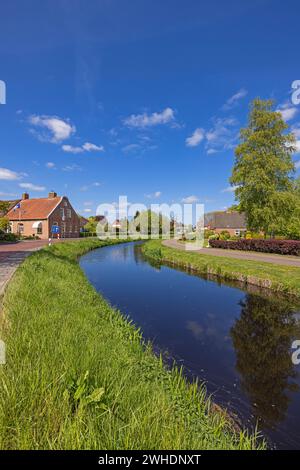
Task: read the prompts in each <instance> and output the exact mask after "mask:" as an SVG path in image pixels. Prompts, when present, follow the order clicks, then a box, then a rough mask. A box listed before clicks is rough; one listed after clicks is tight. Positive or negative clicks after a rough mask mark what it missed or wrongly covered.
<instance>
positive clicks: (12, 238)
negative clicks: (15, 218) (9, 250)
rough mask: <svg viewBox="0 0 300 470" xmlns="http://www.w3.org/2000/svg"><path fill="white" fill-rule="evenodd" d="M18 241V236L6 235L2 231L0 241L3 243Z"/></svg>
mask: <svg viewBox="0 0 300 470" xmlns="http://www.w3.org/2000/svg"><path fill="white" fill-rule="evenodd" d="M16 240H18V236H17V235H15V234H14V233H5V232H1V231H0V241H2V242H15V241H16Z"/></svg>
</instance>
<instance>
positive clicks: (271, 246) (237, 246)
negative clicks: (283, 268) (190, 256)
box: [209, 238, 300, 256]
mask: <svg viewBox="0 0 300 470" xmlns="http://www.w3.org/2000/svg"><path fill="white" fill-rule="evenodd" d="M209 244H210V246H211V247H212V248H223V249H227V250H243V251H260V252H262V253H277V254H279V255H294V256H300V241H299V240H261V239H251V240H247V239H245V238H241V239H240V240H237V241H231V240H229V241H228V240H209Z"/></svg>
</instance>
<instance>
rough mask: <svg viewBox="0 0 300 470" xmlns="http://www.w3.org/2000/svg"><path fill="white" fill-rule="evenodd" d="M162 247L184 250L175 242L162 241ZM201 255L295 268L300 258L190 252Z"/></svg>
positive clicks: (210, 250) (217, 250)
mask: <svg viewBox="0 0 300 470" xmlns="http://www.w3.org/2000/svg"><path fill="white" fill-rule="evenodd" d="M163 245H165V246H167V247H169V248H175V249H177V250H184V249H185V248H184V244H183V243H181V242H178V241H177V240H164V241H163ZM191 253H199V254H202V255H212V256H220V257H224V258H235V259H241V260H250V261H258V262H263V263H272V264H280V265H283V266H296V267H299V268H300V257H297V256H285V255H275V254H269V253H258V252H255V251H251V252H250V251H235V250H222V249H221V248H202V249H201V250H195V251H191Z"/></svg>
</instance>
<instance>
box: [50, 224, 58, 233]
mask: <svg viewBox="0 0 300 470" xmlns="http://www.w3.org/2000/svg"><path fill="white" fill-rule="evenodd" d="M59 232H60V228H59V226H58V225H52V227H51V233H59Z"/></svg>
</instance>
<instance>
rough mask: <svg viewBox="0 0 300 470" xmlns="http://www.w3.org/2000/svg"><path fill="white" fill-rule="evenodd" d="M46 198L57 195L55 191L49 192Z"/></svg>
mask: <svg viewBox="0 0 300 470" xmlns="http://www.w3.org/2000/svg"><path fill="white" fill-rule="evenodd" d="M48 197H49V198H54V197H57V193H56V192H55V191H50V193H49V194H48Z"/></svg>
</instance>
